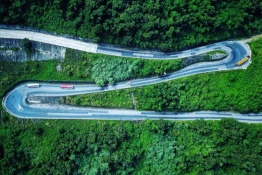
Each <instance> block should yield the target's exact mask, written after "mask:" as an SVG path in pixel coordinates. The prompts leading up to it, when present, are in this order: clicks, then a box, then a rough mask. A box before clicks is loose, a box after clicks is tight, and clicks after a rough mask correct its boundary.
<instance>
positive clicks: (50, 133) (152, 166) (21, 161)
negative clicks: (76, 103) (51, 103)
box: [0, 39, 262, 175]
mask: <svg viewBox="0 0 262 175" xmlns="http://www.w3.org/2000/svg"><path fill="white" fill-rule="evenodd" d="M250 46H251V49H252V64H251V66H250V67H248V69H247V70H238V71H230V72H220V73H219V72H216V73H208V74H204V75H194V76H191V77H187V78H183V79H179V80H175V81H170V82H169V83H161V84H159V85H154V86H148V87H146V89H143V88H138V89H137V90H136V89H135V90H136V91H134V94H135V96H136V97H137V94H136V93H138V92H140V94H139V95H141V97H143V98H145V97H147V98H148V96H149V95H150V92H151V94H152V91H154V93H156V95H157V96H155V97H152V98H148V99H149V100H147V101H140V103H138V105H145V107H147V108H148V109H152V108H154V106H150V105H152V104H154V103H159V102H158V101H155V99H158V98H160V99H161V98H162V101H165V102H166V101H167V102H169V100H170V99H169V98H172V97H170V96H164V94H165V93H162V88H164V90H166V91H164V92H167V94H168V95H172V94H170V92H171V91H170V90H175V91H174V92H175V93H174V96H173V97H174V98H175V97H176V95H178V97H179V98H181V99H182V98H183V96H179V95H181V94H188V95H187V96H186V99H184V100H185V101H189V103H190V104H192V105H191V106H190V107H195V106H194V105H193V104H194V103H193V102H194V101H195V102H197V100H200V101H201V103H203V105H208V104H209V105H213V104H212V103H214V102H215V100H218V102H215V104H214V106H213V107H215V108H214V109H216V110H221V109H223V107H224V106H229V105H230V103H229V102H231V101H229V100H228V99H229V98H231V100H236V99H238V98H239V99H238V100H237V101H236V102H235V104H236V105H240V107H241V106H242V104H245V105H244V106H243V107H248V108H250V106H253V107H254V109H256V110H259V111H261V108H259V106H260V107H261V101H262V100H261V88H260V87H261V82H262V81H261V80H260V79H261V76H259V75H261V70H262V69H261V68H262V58H261V55H262V53H261V51H262V49H261V48H262V39H260V40H258V41H255V42H252V43H250ZM87 58H88V57H82V56H81V55H80V58H79V59H80V60H81V59H87ZM73 59H74V58H73ZM73 59H72V60H67V61H65V62H64V63H62V64H64V66H66V65H70V64H71V66H72V67H73V68H74V69H75V68H77V66H78V65H77V64H76V63H77V62H75V61H74V60H73ZM70 61H71V62H70ZM0 63H1V64H0V68H1V69H0V71H1V74H0V76H1V83H3V82H4V83H3V84H1V88H0V90H1V95H2V94H3V92H4V91H5V90H6V89H7V88H8V87H10V86H11V85H12V84H13V83H15V82H17V81H19V80H23V79H40V80H44V79H50V80H55V79H57V80H65V79H67V80H68V79H72V80H76V79H80V78H79V77H77V76H74V75H71V74H68V73H67V72H58V71H56V66H57V64H60V63H59V62H57V61H56V60H50V61H42V62H33V61H29V62H25V63H12V62H0ZM74 65H75V67H74ZM87 65H88V64H87ZM37 70H41V73H39V71H37ZM19 75H20V76H19ZM83 78H84V79H86V77H83ZM182 83H184V84H182ZM187 86H188V87H187ZM203 86H205V87H204V89H203V92H208V93H206V94H207V95H210V96H211V97H213V98H211V99H206V97H207V96H204V97H205V98H204V97H203V95H204V93H203V92H202V91H201V89H200V88H203ZM196 87H198V88H196ZM174 88H175V89H174ZM205 88H206V89H210V90H209V91H206V89H205ZM197 89H198V90H197ZM133 90H134V89H129V91H114V92H109V93H108V94H107V95H108V97H107V98H111V99H112V98H113V100H114V101H115V102H116V101H117V102H118V105H119V106H118V107H122V106H123V103H121V102H122V99H121V98H129V100H130V101H131V99H130V97H128V96H129V94H130V92H132V91H133ZM200 92H202V93H200ZM240 92H241V93H240ZM242 92H245V93H244V94H243V93H242ZM123 93H126V94H125V95H123ZM143 94H145V95H144V96H143ZM159 94H160V95H161V96H159ZM194 94H195V95H194ZM234 94H235V95H234ZM93 95H96V94H93ZM104 96H105V95H104V94H101V95H100V96H97V95H96V96H93V99H96V103H97V104H101V101H103V103H105V104H108V105H110V103H108V102H107V101H106V100H105V98H104ZM242 96H243V97H242ZM98 97H99V98H98ZM119 97H121V98H119ZM165 98H166V99H165ZM197 98H198V99H197ZM0 99H1V101H2V98H0ZM141 99H142V98H140V100H141ZM176 99H177V98H175V100H176ZM212 99H213V101H211V102H212V103H208V100H212ZM175 100H174V102H177V101H175ZM179 100H180V99H179ZM227 100H228V101H227ZM93 101H94V100H93ZM246 101H247V102H246ZM153 102H154V103H153ZM179 102H180V101H179ZM233 102H234V101H233ZM233 102H232V103H233ZM181 103H182V102H181ZM228 103H229V104H228ZM249 103H251V104H249ZM219 104H220V105H219ZM125 105H126V106H131V103H127V104H125ZM161 105H163V104H162V103H160V105H159V106H161ZM215 105H216V106H215ZM159 106H156V108H155V109H157V107H159ZM196 106H199V105H196ZM112 107H113V106H112ZM161 107H162V106H161ZM139 108H141V107H139ZM163 109H164V108H163ZM174 109H176V108H174ZM243 109H246V108H243ZM0 110H1V114H0V167H1V168H0V174H6V175H9V174H10V175H11V174H32V175H33V174H34V175H35V174H50V175H51V174H61V175H62V174H70V175H71V174H88V175H89V174H90V175H92V174H94V175H95V174H138V175H142V174H167V175H169V174H174V175H176V174H177V175H180V174H206V175H212V174H214V175H215V174H218V175H220V174H221V175H222V174H239V175H244V174H254V175H256V174H261V173H262V125H261V124H244V123H239V122H237V121H235V120H233V119H223V120H221V121H204V120H197V121H187V122H174V121H163V120H159V121H150V120H146V121H142V122H139V121H136V122H135V121H134V122H129V121H91V120H85V121H79V120H75V121H74V120H26V119H18V118H15V117H12V116H10V115H9V114H8V113H6V112H5V111H4V110H3V108H2V106H1V107H0Z"/></svg>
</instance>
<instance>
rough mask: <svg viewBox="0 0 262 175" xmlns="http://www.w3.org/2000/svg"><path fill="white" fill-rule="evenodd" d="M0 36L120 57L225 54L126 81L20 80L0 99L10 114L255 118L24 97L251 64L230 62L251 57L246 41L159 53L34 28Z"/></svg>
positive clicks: (254, 118)
mask: <svg viewBox="0 0 262 175" xmlns="http://www.w3.org/2000/svg"><path fill="white" fill-rule="evenodd" d="M0 38H13V39H23V38H29V39H31V40H34V41H38V42H44V43H49V44H54V45H59V46H63V47H67V48H72V49H77V50H82V51H86V52H92V53H102V54H108V55H116V56H122V57H134V58H142V59H178V58H184V57H188V56H192V55H199V54H203V53H206V52H210V51H214V50H224V51H225V52H226V53H227V57H226V58H225V59H223V60H219V61H214V62H202V63H196V64H193V65H190V66H187V67H185V68H183V69H181V70H179V71H176V72H174V73H171V74H168V75H166V76H158V77H152V78H144V79H134V80H131V81H128V82H120V83H116V84H114V85H109V86H105V87H100V86H97V85H95V84H86V85H74V89H62V88H60V84H45V83H42V84H41V85H40V87H39V88H28V87H27V83H23V84H20V85H18V86H17V87H15V88H14V89H13V90H11V91H10V92H9V93H8V94H7V95H6V96H5V97H4V98H3V101H2V105H3V106H4V109H5V110H6V111H7V112H8V113H10V114H11V115H13V116H15V117H19V118H31V119H102V120H144V119H152V120H158V119H164V120H195V119H200V118H203V119H206V120H219V119H221V118H235V119H236V120H238V121H241V122H247V123H261V122H262V114H238V113H232V112H216V111H197V112H183V113H181V112H179V113H174V112H154V111H136V110H125V109H123V110H115V109H95V108H83V107H73V106H66V105H58V104H37V103H31V102H30V101H28V97H32V96H68V95H78V94H86V93H95V92H104V91H111V90H118V89H126V88H131V87H132V88H133V87H140V86H145V85H150V84H156V83H160V82H165V81H170V80H173V79H177V78H181V77H185V76H190V75H194V74H200V73H206V72H213V71H223V70H234V69H246V68H247V67H248V65H249V64H250V63H251V59H249V60H248V61H247V62H246V63H244V64H243V65H241V66H236V63H237V62H238V61H239V60H241V59H243V58H244V57H246V56H247V55H250V56H251V50H250V48H249V46H248V45H247V44H246V43H244V42H241V41H224V42H219V43H215V44H211V45H207V46H202V47H199V48H195V49H191V50H186V51H181V52H177V53H162V52H149V51H132V50H127V49H119V48H113V47H105V46H100V45H98V44H93V43H86V42H83V41H77V40H73V39H68V38H63V37H58V36H53V35H48V34H42V33H37V32H29V31H20V30H6V29H0Z"/></svg>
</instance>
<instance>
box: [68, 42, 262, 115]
mask: <svg viewBox="0 0 262 175" xmlns="http://www.w3.org/2000/svg"><path fill="white" fill-rule="evenodd" d="M249 44H250V47H251V49H252V58H251V59H252V64H251V65H250V66H249V67H248V68H247V70H235V71H228V72H215V73H207V74H200V75H194V76H190V77H186V78H181V79H178V80H173V81H168V82H165V83H160V84H155V85H150V86H145V87H141V88H133V89H131V91H133V92H134V96H135V101H136V109H138V110H155V111H197V110H216V111H237V112H241V113H249V112H261V111H262V103H261V102H262V96H261V94H262V89H261V86H262V84H261V82H262V76H259V75H261V74H262V52H261V50H262V49H261V47H262V39H260V40H257V41H255V42H252V43H249ZM140 72H143V69H141V70H140ZM127 91H130V90H119V92H118V93H119V94H127ZM103 94H104V95H103ZM93 96H96V94H93V95H92V97H93ZM109 96H112V97H111V98H114V99H116V100H115V101H118V103H117V104H118V105H117V107H121V106H119V104H121V102H122V104H123V106H122V107H123V108H125V107H126V105H124V102H125V101H128V100H129V98H121V99H120V98H119V97H117V96H113V92H104V93H102V94H101V93H100V94H99V97H100V101H101V102H103V103H104V104H110V100H111V98H107V97H109ZM81 97H83V98H85V99H83V100H82V101H90V100H92V98H90V97H91V96H89V95H87V96H85V95H83V96H81ZM117 98H118V100H117ZM71 100H72V101H73V100H74V99H71ZM79 104H80V105H81V103H79ZM82 105H86V104H84V103H83V104H82ZM88 105H92V104H91V103H89V104H88ZM103 107H114V106H112V105H108V106H105V105H103Z"/></svg>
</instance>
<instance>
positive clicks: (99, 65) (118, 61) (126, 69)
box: [92, 58, 139, 86]
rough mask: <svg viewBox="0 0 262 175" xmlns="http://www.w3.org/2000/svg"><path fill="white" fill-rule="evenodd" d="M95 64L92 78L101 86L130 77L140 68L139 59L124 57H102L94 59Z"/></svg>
mask: <svg viewBox="0 0 262 175" xmlns="http://www.w3.org/2000/svg"><path fill="white" fill-rule="evenodd" d="M93 65H94V66H93V68H92V78H93V80H94V81H95V82H96V84H97V85H100V86H104V85H105V84H107V83H109V84H114V83H115V82H116V81H123V80H126V79H130V78H132V77H133V76H134V75H135V73H136V72H138V70H139V60H136V61H129V60H127V59H123V58H111V59H106V58H104V59H103V58H102V59H98V60H96V61H94V63H93Z"/></svg>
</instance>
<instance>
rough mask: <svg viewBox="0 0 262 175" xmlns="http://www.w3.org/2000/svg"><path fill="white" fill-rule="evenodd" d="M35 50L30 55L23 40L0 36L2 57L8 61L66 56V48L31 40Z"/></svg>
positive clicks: (0, 57) (0, 55)
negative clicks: (23, 44) (24, 48)
mask: <svg viewBox="0 0 262 175" xmlns="http://www.w3.org/2000/svg"><path fill="white" fill-rule="evenodd" d="M31 42H32V45H33V52H32V53H31V54H30V55H27V53H26V52H25V51H24V50H23V49H22V40H19V39H4V38H0V59H1V60H6V61H18V62H24V61H28V60H32V61H34V60H38V61H41V60H50V59H58V60H63V59H64V58H65V52H66V48H64V47H61V46H55V45H51V44H45V43H40V42H34V41H31Z"/></svg>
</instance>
